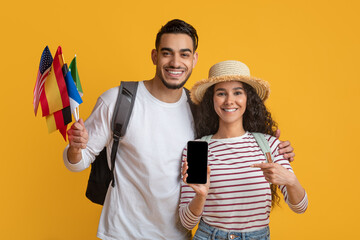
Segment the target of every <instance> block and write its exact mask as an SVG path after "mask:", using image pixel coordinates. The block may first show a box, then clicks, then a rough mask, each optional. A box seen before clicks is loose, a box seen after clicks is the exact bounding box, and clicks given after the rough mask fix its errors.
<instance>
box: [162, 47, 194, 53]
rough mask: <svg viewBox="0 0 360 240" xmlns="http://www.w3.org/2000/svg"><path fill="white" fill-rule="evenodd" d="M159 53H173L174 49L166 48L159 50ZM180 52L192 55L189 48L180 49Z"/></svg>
mask: <svg viewBox="0 0 360 240" xmlns="http://www.w3.org/2000/svg"><path fill="white" fill-rule="evenodd" d="M160 51H161V52H162V51H168V52H174V49H172V48H168V47H163V48H161V49H160ZM180 52H190V53H192V51H191V49H190V48H183V49H180Z"/></svg>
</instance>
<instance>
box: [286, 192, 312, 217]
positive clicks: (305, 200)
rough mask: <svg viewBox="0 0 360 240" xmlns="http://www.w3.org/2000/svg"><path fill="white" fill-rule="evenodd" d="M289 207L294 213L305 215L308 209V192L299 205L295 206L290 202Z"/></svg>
mask: <svg viewBox="0 0 360 240" xmlns="http://www.w3.org/2000/svg"><path fill="white" fill-rule="evenodd" d="M288 205H289V207H290V209H291V210H293V211H294V212H296V213H304V212H305V211H306V209H307V207H308V198H307V194H306V192H305V196H304V197H303V199H302V200H301V201H300V202H299V203H298V204H295V205H293V204H291V203H290V202H288Z"/></svg>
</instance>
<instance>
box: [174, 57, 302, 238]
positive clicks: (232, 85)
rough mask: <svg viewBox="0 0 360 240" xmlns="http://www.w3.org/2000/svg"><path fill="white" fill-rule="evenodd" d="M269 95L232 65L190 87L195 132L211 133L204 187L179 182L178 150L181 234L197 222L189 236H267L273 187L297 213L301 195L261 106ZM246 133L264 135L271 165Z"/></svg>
mask: <svg viewBox="0 0 360 240" xmlns="http://www.w3.org/2000/svg"><path fill="white" fill-rule="evenodd" d="M269 93H270V88H269V84H268V83H267V82H266V81H263V80H261V79H258V78H254V77H251V76H250V71H249V69H248V67H247V66H246V65H245V64H243V63H241V62H238V61H224V62H220V63H217V64H215V65H214V66H212V67H211V69H210V71H209V78H208V79H205V80H202V81H199V82H197V83H196V84H195V85H194V87H193V88H192V90H191V98H192V100H193V102H195V103H196V104H199V116H198V119H197V123H196V130H197V133H198V135H199V136H206V135H211V139H210V140H209V141H208V143H209V150H208V161H209V167H208V180H207V183H206V184H186V178H187V174H186V170H187V168H188V167H187V162H186V156H187V155H186V153H187V152H186V148H185V149H184V152H183V162H184V164H183V170H182V174H183V183H182V187H181V201H180V208H179V213H180V218H181V222H182V224H183V226H184V227H186V228H187V229H192V228H194V227H195V226H196V224H197V223H198V222H199V221H200V223H199V227H198V230H197V231H196V234H195V236H194V239H210V237H211V239H261V240H262V239H270V233H269V214H270V210H271V207H272V206H274V205H275V204H276V203H277V202H278V201H279V196H278V195H277V192H276V189H277V188H279V189H280V190H281V193H282V194H283V196H284V200H285V202H286V203H287V204H288V205H289V207H290V208H291V209H292V210H293V211H294V212H296V213H303V212H305V210H306V208H307V195H306V192H305V190H304V189H303V188H302V186H301V184H300V183H299V181H298V180H297V178H296V176H295V174H294V173H293V171H292V168H291V166H290V164H289V162H288V161H287V160H286V159H285V158H284V156H283V155H281V154H279V153H278V149H279V147H278V145H279V143H280V142H279V141H278V140H277V139H276V138H275V137H274V136H275V131H276V128H277V127H276V123H275V122H274V121H273V120H272V118H271V114H270V112H268V110H267V109H266V107H265V105H264V101H265V100H266V99H267V98H268V96H269ZM252 132H260V133H263V134H264V135H265V138H266V139H267V141H268V142H269V145H270V148H271V152H272V155H273V156H274V159H272V160H273V163H265V161H266V159H265V156H264V154H263V152H262V151H261V149H260V147H259V146H258V144H257V143H256V140H255V139H254V137H253V135H252ZM210 168H211V174H210ZM269 183H270V184H269Z"/></svg>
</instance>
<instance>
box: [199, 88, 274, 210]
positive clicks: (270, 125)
mask: <svg viewBox="0 0 360 240" xmlns="http://www.w3.org/2000/svg"><path fill="white" fill-rule="evenodd" d="M242 84H243V87H244V90H245V93H246V97H247V100H246V110H245V112H244V116H243V127H244V130H245V131H249V132H259V133H265V134H269V135H271V136H275V132H276V130H277V123H276V122H275V121H274V120H273V119H272V117H271V113H270V112H269V111H268V110H267V108H266V106H265V104H264V102H263V101H262V100H261V99H260V97H259V95H258V94H257V93H256V91H255V89H254V88H253V87H251V86H250V85H248V84H246V83H244V82H242ZM214 88H215V85H212V86H211V87H209V88H208V89H207V90H206V92H205V94H204V97H203V99H202V101H201V102H200V104H199V106H198V112H197V116H196V119H195V129H196V135H197V137H202V136H206V135H213V134H215V133H216V132H217V131H218V129H219V116H218V115H217V113H216V112H215V109H214ZM270 188H271V196H272V201H271V206H272V207H274V206H275V205H279V202H280V197H279V195H278V193H277V186H276V185H275V184H271V186H270Z"/></svg>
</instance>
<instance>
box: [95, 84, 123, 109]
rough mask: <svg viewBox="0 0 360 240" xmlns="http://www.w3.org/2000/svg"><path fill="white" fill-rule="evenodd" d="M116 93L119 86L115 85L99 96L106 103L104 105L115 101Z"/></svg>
mask: <svg viewBox="0 0 360 240" xmlns="http://www.w3.org/2000/svg"><path fill="white" fill-rule="evenodd" d="M118 93H119V86H116V87H113V88H110V89H108V90H106V91H105V92H103V93H102V94H101V95H100V97H99V98H100V99H101V100H102V101H103V102H104V103H106V105H109V104H111V103H113V102H115V101H116V98H117V95H118Z"/></svg>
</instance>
